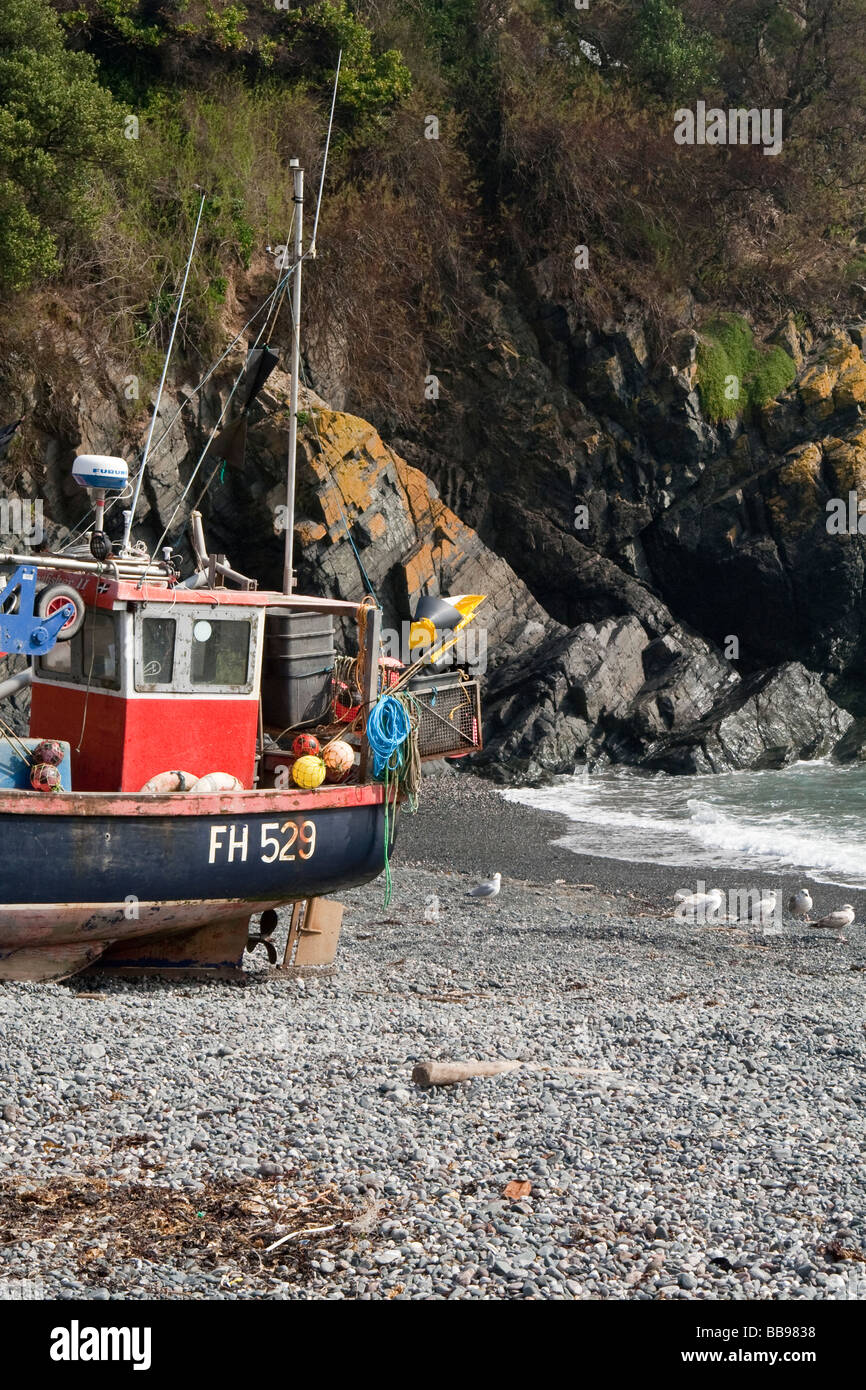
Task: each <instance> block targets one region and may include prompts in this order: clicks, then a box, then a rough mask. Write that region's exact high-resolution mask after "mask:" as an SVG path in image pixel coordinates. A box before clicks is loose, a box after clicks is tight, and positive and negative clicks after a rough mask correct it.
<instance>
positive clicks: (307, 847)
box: [208, 820, 316, 864]
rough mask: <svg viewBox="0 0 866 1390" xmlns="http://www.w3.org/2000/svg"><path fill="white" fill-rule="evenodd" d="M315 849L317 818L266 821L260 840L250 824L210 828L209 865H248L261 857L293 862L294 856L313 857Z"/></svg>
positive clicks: (262, 827)
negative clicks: (248, 862)
mask: <svg viewBox="0 0 866 1390" xmlns="http://www.w3.org/2000/svg"><path fill="white" fill-rule="evenodd" d="M254 829H255V827H254ZM315 852H316V822H315V821H313V820H302V821H296V820H286V821H278V820H269V821H265V822H264V824H263V825H262V826H261V827H260V834H259V837H258V842H257V841H256V836H255V834H254V833H253V834H252V835H251V834H250V827H249V826H248V825H246V824H241V825H212V826H211V828H210V854H209V856H208V863H209V864H234V863H235V862H238V863H240V864H246V863H247V861H248V860H249V859H260V860H261V862H262V863H263V864H276V863H280V864H290V863H291V862H292V860H293V859H312V857H313V855H314V854H315Z"/></svg>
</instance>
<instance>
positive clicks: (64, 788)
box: [0, 161, 480, 981]
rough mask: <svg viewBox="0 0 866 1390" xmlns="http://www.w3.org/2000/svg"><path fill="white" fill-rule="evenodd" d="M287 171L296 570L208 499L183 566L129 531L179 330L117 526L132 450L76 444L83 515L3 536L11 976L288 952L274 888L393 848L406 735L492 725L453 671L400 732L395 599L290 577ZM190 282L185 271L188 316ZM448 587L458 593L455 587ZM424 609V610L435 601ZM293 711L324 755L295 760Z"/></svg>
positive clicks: (299, 179) (1, 838)
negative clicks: (9, 548)
mask: <svg viewBox="0 0 866 1390" xmlns="http://www.w3.org/2000/svg"><path fill="white" fill-rule="evenodd" d="M292 174H293V179H294V204H295V226H294V233H295V237H294V258H293V264H292V266H291V267H290V270H289V273H288V274H287V276H286V282H287V281H288V279H289V278H290V276H291V275H293V276H294V285H293V301H294V302H293V309H294V317H293V324H294V328H293V338H292V369H291V403H290V438H289V450H288V469H287V474H288V476H287V514H288V518H289V520H288V523H287V525H286V527H285V564H284V583H283V589H282V590H281V591H275V590H262V589H259V587H258V584H257V581H256V580H255V579H254V578H249V577H247V576H245V575H243V574H241V573H239V572H238V571H235V570H234V569H233V568H232V567H231V565H230V564H229V562H228V561H227V560H226V559H225V557H222V556H216V555H211V554H209V553H208V550H207V545H206V540H205V536H204V529H203V525H202V518H201V514H200V513H199V512H198V511H196V510H194V511H193V512H192V514H191V518H190V534H191V550H192V553H193V555H194V567H193V571H192V573H191V574H189V575H187V576H185V577H182V575H181V573H180V567H179V565H178V562H177V558H176V557H175V556H174V555H173V554H172V553H171V552H170V550H166V551H164V552H163V553H162V555H161V556H160V557H159V558H155V557H154V556H153V555H151V554H150V553H148V551H147V548H146V547H145V546H144V544H143V543H142V542H141V541H135V540H134V539H133V536H132V527H133V522H134V516H135V508H136V504H137V501H138V497H139V494H140V491H141V484H142V478H143V475H144V472H145V468H146V466H147V458H148V449H149V447H150V444H151V438H152V433H153V424H154V420H155V419H156V416H157V413H158V409H159V397H160V394H161V391H162V386H163V384H164V382H165V376H166V371H167V368H168V362H169V358H170V355H171V348H172V344H173V340H174V330H173V332H172V339H171V341H170V343H169V349H168V353H167V354H166V361H165V367H164V369H163V377H162V382H161V383H160V392H159V393H158V395H157V401H156V405H155V408H154V414H153V417H152V418H151V422H150V431H149V433H148V438H147V443H146V445H145V448H144V453H143V457H142V460H141V467H140V468H139V470H138V473H137V477H136V479H135V484H134V487H133V489H132V501H131V505H130V506H129V508H128V509H127V510H126V511H125V512H124V527H123V537H122V540H120V541H119V544H118V543H117V542H114V543H113V542H112V541H110V540H109V538H108V536H107V535H106V532H105V530H104V524H105V522H104V518H105V511H106V505H108V506H111V505H112V502H113V501H114V500H123V499H125V498H126V497H127V496H128V494H129V481H128V469H127V465H126V463H125V462H124V460H123V459H121V458H114V457H110V456H102V455H82V456H80V457H79V458H78V459H76V461H75V464H74V468H73V474H74V476H75V478H76V480H77V482H78V483H80V484H81V485H82V486H83V487H86V488H88V489H89V490H90V491H91V493H92V496H93V500H94V521H93V526H92V528H91V529H90V531H89V533H87V534H85V535H83V536H81V537H79V538H78V541H77V543H76V544H75V545H72V546H67V547H66V548H64V549H61V550H58V551H56V552H54V553H51V554H45V555H42V554H39V555H38V556H32V555H21V554H15V553H6V554H0V572H2V573H0V648H2V650H3V652H4V653H7V654H8V653H13V654H17V655H19V656H21V657H26V658H28V659H29V662H30V664H29V665H28V667H27V668H26V670H24V671H22V672H21V673H19V674H18V675H16V676H13V677H12V678H11V679H10V680H8V681H6V682H5V683H4V685H2V686H0V701H2V698H3V697H4V696H9V695H11V694H12V693H14V692H15V691H17V690H19V689H21V688H22V687H23V686H24V685H25V684H29V685H30V687H31V709H30V726H29V735H28V737H26V738H22V737H19V736H17V735H16V734H15V733H14V732H13V731H12V730H11V729H10V728H9V726H8V725H6V724H5V721H2V718H0V851H2V853H0V979H5V980H43V981H44V980H58V979H62V978H65V977H67V976H69V975H72V974H74V973H76V972H77V971H80V970H82V969H85V968H90V967H97V968H111V969H113V970H118V971H127V972H129V973H133V972H134V973H139V972H160V973H164V972H167V973H178V972H180V973H183V972H190V971H195V972H196V973H198V974H202V973H204V974H205V975H210V976H214V975H217V976H225V975H230V974H233V973H236V972H237V971H238V970H239V969H240V968H241V963H242V959H243V953H244V951H245V949H250V948H254V947H258V946H263V947H264V948H265V949H266V951H267V953H268V957H269V960H271V961H272V962H273V961H275V959H276V953H275V951H274V950H273V949H272V943H271V937H272V935H273V933H274V930H275V927H276V925H277V912H276V910H277V909H278V908H280V907H282V906H285V905H287V904H298V903H301V902H304V903H307V904H309V903H315V902H317V901H319V900H320V899H321V898H322V895H325V894H332V893H336V892H340V891H341V890H345V889H347V888H351V887H354V886H357V885H360V884H364V883H366V882H369V881H370V880H372V879H373V878H375V877H376V876H377V875H379V874H381V873H382V872H383V869H385V868H386V865H387V862H388V855H389V852H390V847H391V844H392V842H393V839H394V834H395V826H396V822H397V817H398V814H399V809H400V804H401V802H402V800H403V799H404V793H405V787H404V786H401V779H400V776H399V770H400V768H401V767H403V766H406V765H407V762H408V755H409V752H410V744H411V745H412V747H411V752H412V753H413V754H414V755H415V756H416V757H423V756H425V754H426V755H436V756H441V755H442V754H443V753H451V754H455V755H456V754H460V753H465V752H468V751H471V750H472V749H473V748H475V747H478V746H479V745H480V706H479V705H478V700H477V691H470V685H471V684H472V683H471V682H465V681H461V680H460V679H459V678H452V679H451V681H450V684H449V683H448V682H444V683H443V682H442V681H440V682H439V686H440V687H442V689H439V688H437V691H436V693H435V697H434V699H433V700H431V699H429V698H428V697H427V696H425V693H424V691H423V690H420V691H419V693H418V694H417V696H415V697H414V699H415V702H416V705H417V708H418V709H419V710H420V711H421V712H422V714H423V713H425V711H426V713H427V715H428V716H429V718H430V720H431V731H430V734H429V737H428V738H427V741H426V744H425V742H424V739H423V737H421V738H420V739H419V729H418V721H417V719H415V720H412V721H409V723H410V725H411V726H412V727H407V728H406V729H405V731H404V732H403V736H402V738H401V739H400V740H399V742H397V740H396V738H394V739H392V745H391V746H390V752H389V745H387V744H386V746H385V748H384V750H383V747H382V740H383V737H384V736H385V735H384V734H383V731H382V730H383V723H384V721H383V720H382V719H381V718H379V717H378V716H380V715H382V713H383V708H384V707H383V702H386V701H389V700H392V701H393V700H394V699H396V696H395V695H394V693H393V691H394V690H395V689H396V688H397V686H399V685H400V682H401V680H402V679H404V677H407V676H408V675H410V674H411V671H410V672H409V673H404V672H402V671H401V670H398V671H396V672H395V671H393V670H391V669H390V667H392V666H393V665H394V663H393V662H392V663H388V662H387V661H385V660H383V658H382V656H381V650H380V634H381V612H380V610H379V608H378V606H376V604H375V603H373V602H371V601H370V600H369V598H366V597H365V598H364V599H362V600H361V601H359V602H357V603H352V602H347V601H343V600H337V599H332V598H327V597H317V596H312V595H302V594H299V593H298V592H296V590H295V577H294V568H293V524H292V518H293V516H294V491H295V457H296V442H297V416H298V380H299V365H300V364H299V339H298V328H299V323H300V280H301V265H302V263H303V260H304V256H305V253H304V248H303V242H302V235H303V231H302V229H303V222H302V211H303V171H302V170H301V169H300V168H299V167H298V165H297V162H296V161H295V162H293V167H292ZM203 205H204V200H202V206H203ZM200 218H201V208H200V210H199V220H200ZM196 230H197V228H196ZM194 244H195V238H194V239H193V247H194ZM307 254H309V251H308V252H307ZM191 257H192V249H191V251H190V259H191ZM188 272H189V262H188V263H187V274H188ZM185 284H186V277H185V278H184V286H185ZM182 298H183V290H181V294H180V297H179V299H178V305H177V312H176V315H175V321H174V326H175V328H176V326H177V322H178V316H179V314H180V307H181V303H182ZM267 354H269V350H268V349H262V348H261V347H258V346H257V347H255V348H254V349H253V350H252V351H251V352H250V353H249V356H248V357H247V360H246V364H245V378H244V379H245V382H246V384H247V388H248V389H246V391H245V405H244V407H243V409H242V410H241V413H240V414H239V415H238V416H237V417H236V420H235V421H234V422H230V423H229V425H228V427H227V428H226V429H225V430H224V431H223V437H222V444H220V441H219V440H217V441H216V452H214V450H213V449H211V452H210V453H209V454H208V455H207V457H208V458H209V459H211V458H214V457H219V453H220V449H222V450H223V451H224V452H226V451H227V450H228V447H229V446H228V445H227V444H226V442H225V441H226V438H227V436H228V435H231V438H232V440H233V441H236V440H237V437H238V433H239V432H240V431H241V427H242V428H243V429H245V411H246V410H247V409H248V407H249V404H250V403H251V400H252V399H253V398H254V395H255V393H256V392H257V390H258V389H260V387H261V384H262V381H263V380H264V378H265V376H266V374H267V367H268V364H269V362H270V360H271V359H274V360H275V354H272V353H270V354H269V356H268V355H267ZM109 495H111V500H110V501H109V502H108V504H107V503H106V498H107V496H109ZM431 602H432V604H433V609H432V611H437V612H441V610H442V608H443V604H442V601H441V600H440V599H438V598H435V599H432V600H431ZM444 607H445V609H447V610H448V612H449V613H450V614H451V618H450V619H449V621H450V622H451V626H452V627H457V626H458V625H459V623H462V622H463V621H465V620H466V612H468V611H469V610H468V609H466V610H465V611H464V609H457V608H449V605H448V604H447V603H446V604H445V605H444ZM469 607H470V608H472V605H469ZM419 620H420V621H421V622H424V621H426V622H427V623H428V625H429V618H428V619H426V620H425V619H424V616H423V613H422V614H420V615H419ZM458 620H459V622H458ZM339 622H342V624H343V625H344V626H345V625H346V624H348V625H349V626H350V627H352V626H354V628H355V629H356V642H355V644H354V645H355V647H356V652H355V654H354V655H353V656H351V657H349V656H345V657H342V658H339V659H338V658H337V656H336V653H335V649H334V642H333V637H334V632H335V626H336V624H337V623H339ZM419 664H420V663H419ZM397 666H398V667H399V663H397ZM338 676H341V679H338V678H337V677H338ZM446 687H447V688H446ZM404 688H405V687H404ZM452 688H453V689H452ZM449 689H451V690H452V701H451V704H450V705H449V702H448V690H449ZM341 701H342V703H341ZM437 702H438V708H434V706H435V705H437ZM443 708H445V710H446V714H445V716H443V713H442V711H443ZM0 713H2V703H0ZM374 715H376V716H377V717H376V718H375V719H374ZM443 725H444V738H443V730H442V727H441V726H443ZM374 728H375V729H376V730H377V736H376V738H374ZM299 730H300V731H301V734H302V736H303V737H302V747H303V748H309V749H312V750H313V752H312V753H310V754H303V755H302V756H301V757H299V758H297V760H295V756H294V755H295V752H297V750H296V749H295V750H294V752H293V748H292V741H293V739H297V737H298V736H299V733H298V731H299ZM397 733H398V734H399V733H400V730H399V729H398V731H397ZM422 733H423V731H422ZM317 735H318V737H317ZM323 744H324V750H325V754H327V752H328V750H329V749H332V748H334V747H336V746H337V745H338V744H339V745H340V746H341V748H340V757H339V759H337V760H336V761H335V760H332V762H331V765H330V766H326V764H325V759H324V757H322V758H319V756H318V754H319V753H320V752H321V751H322V745H323ZM347 749H348V750H349V751H348V752H347V751H346V750H347ZM383 758H384V762H383ZM302 762H307V763H309V764H312V765H313V766H312V769H310V768H309V767H308V768H307V773H308V774H309V775H308V776H307V777H306V778H305V777H303V776H298V775H297V767H296V763H297V765H298V766H299V765H300V763H302ZM320 762H321V763H322V766H321V767H319V763H320ZM383 771H384V775H383ZM389 773H390V775H389ZM323 778H327V780H322V779H323ZM305 780H306V781H307V782H308V785H304V782H305ZM254 918H257V919H258V920H257V921H255V922H254V921H253V919H254Z"/></svg>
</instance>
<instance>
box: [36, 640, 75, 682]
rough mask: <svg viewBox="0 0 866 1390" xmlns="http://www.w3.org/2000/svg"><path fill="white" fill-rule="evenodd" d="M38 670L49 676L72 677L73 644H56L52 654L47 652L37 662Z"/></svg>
mask: <svg viewBox="0 0 866 1390" xmlns="http://www.w3.org/2000/svg"><path fill="white" fill-rule="evenodd" d="M37 669H38V670H39V673H40V674H41V673H42V672H43V671H44V672H45V673H46V675H49V676H71V675H72V643H71V642H56V643H55V645H54V646H53V647H52V648H51V651H50V652H45V653H44V655H43V656H40V657H39V658H38V661H37Z"/></svg>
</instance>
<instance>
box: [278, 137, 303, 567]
mask: <svg viewBox="0 0 866 1390" xmlns="http://www.w3.org/2000/svg"><path fill="white" fill-rule="evenodd" d="M289 167H290V168H291V171H292V180H293V184H294V187H293V190H292V202H293V203H294V205H295V245H294V261H293V272H294V277H295V281H294V284H293V286H292V364H291V371H292V387H291V394H290V397H289V463H288V469H287V474H286V550H285V561H284V565H283V593H284V594H290V593H291V592H292V588H293V587H294V576H293V574H292V562H293V552H294V540H295V473H296V467H297V455H298V379H299V377H300V369H301V264H302V259H301V258H302V255H303V235H304V171H303V169H302V168H301V167H300V163H299V161H298V160H297V159H293V160H291V161H290V164H289Z"/></svg>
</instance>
